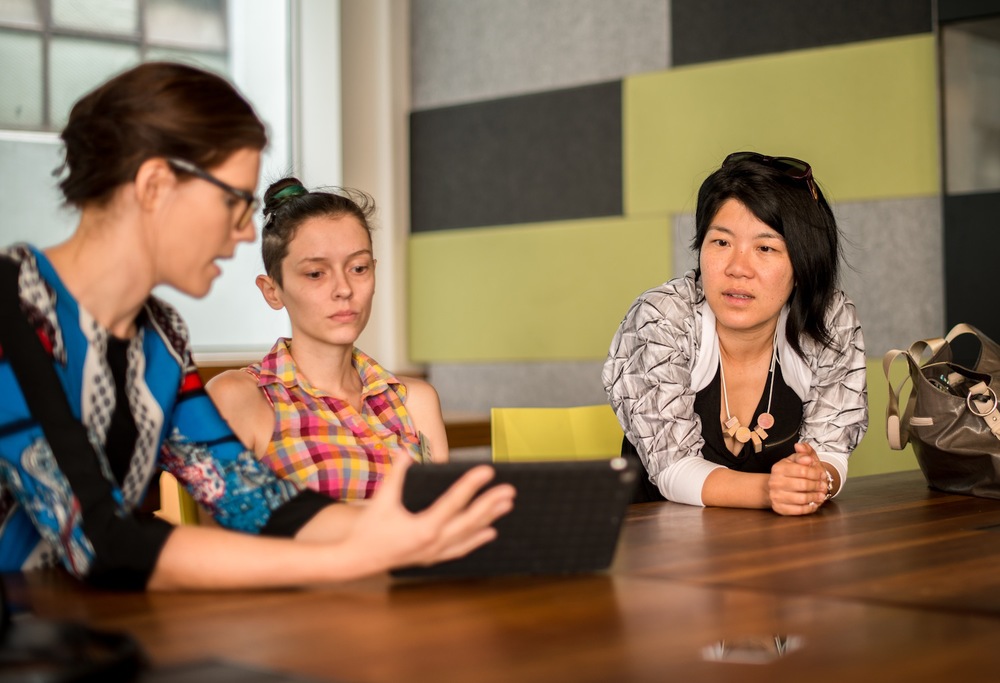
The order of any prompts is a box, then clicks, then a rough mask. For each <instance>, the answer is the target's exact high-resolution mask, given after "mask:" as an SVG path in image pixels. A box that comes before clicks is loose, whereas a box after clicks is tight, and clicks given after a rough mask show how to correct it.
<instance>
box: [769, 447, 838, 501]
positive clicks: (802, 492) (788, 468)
mask: <svg viewBox="0 0 1000 683" xmlns="http://www.w3.org/2000/svg"><path fill="white" fill-rule="evenodd" d="M767 487H768V496H769V498H770V500H771V509H772V510H774V511H775V512H777V513H778V514H781V515H808V514H812V513H813V512H816V511H817V510H818V509H819V508H820V506H822V505H823V503H825V502H826V494H827V475H826V469H825V468H824V467H823V463H822V462H820V459H819V456H817V455H816V451H815V450H813V447H812V446H810V445H809V444H805V443H797V444H795V452H794V453H792V454H791V455H790V456H788V457H787V458H784V459H782V460H779V461H778V462H776V463H775V464H774V467H772V468H771V476H770V477H769V478H768V480H767Z"/></svg>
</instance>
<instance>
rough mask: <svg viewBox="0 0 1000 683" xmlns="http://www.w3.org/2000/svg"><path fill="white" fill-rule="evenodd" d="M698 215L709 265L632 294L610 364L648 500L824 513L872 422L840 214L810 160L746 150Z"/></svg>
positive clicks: (734, 157) (702, 198)
mask: <svg viewBox="0 0 1000 683" xmlns="http://www.w3.org/2000/svg"><path fill="white" fill-rule="evenodd" d="M695 222H696V233H695V237H694V240H693V243H692V247H693V249H694V250H695V251H696V252H697V253H698V257H699V267H698V269H697V270H695V271H693V272H690V273H688V274H686V275H685V276H684V277H680V278H677V279H675V280H671V281H670V282H667V283H665V284H663V285H661V286H659V287H656V288H654V289H651V290H649V291H647V292H645V293H644V294H642V295H641V296H640V297H639V298H638V299H637V300H636V301H635V302H634V303H633V304H632V306H631V308H630V309H629V311H628V313H627V314H626V316H625V319H624V321H623V322H622V323H621V326H620V327H619V328H618V331H617V333H616V334H615V336H614V339H613V340H612V342H611V350H610V353H609V356H608V359H607V361H606V362H605V364H604V371H603V374H602V379H603V382H604V386H605V389H606V390H607V392H608V396H609V397H610V401H611V405H612V407H613V408H614V410H615V412H616V413H617V415H618V419H619V421H620V422H621V424H622V427H623V429H624V431H625V441H624V443H623V453H625V454H627V455H628V454H631V455H632V456H633V457H636V456H637V457H638V458H639V460H640V461H641V462H642V464H643V466H644V467H645V469H646V473H647V474H648V478H643V480H642V481H641V483H640V487H639V489H638V490H637V494H636V501H649V500H664V499H666V500H671V501H675V502H678V503H687V504H689V505H705V506H723V507H750V508H771V509H772V510H774V511H775V512H778V513H780V514H785V515H802V514H810V513H813V512H816V510H818V509H819V508H820V507H821V506H822V505H823V504H824V503H825V502H826V501H827V500H829V499H830V498H831V497H833V496H834V495H836V494H837V493H838V492H839V491H840V489H841V487H842V486H843V483H844V480H845V478H846V476H847V460H848V456H849V455H850V454H851V451H853V450H854V448H855V447H856V446H857V445H858V443H859V442H860V441H861V437H862V436H864V433H865V430H866V429H867V426H868V405H867V388H866V380H865V351H864V341H863V339H862V335H861V327H860V325H859V322H858V317H857V313H856V312H855V309H854V305H853V304H852V303H851V302H850V301H849V300H848V299H847V297H846V296H845V295H844V294H843V292H841V291H839V290H838V289H837V274H838V265H839V259H840V251H839V246H838V237H839V234H838V228H837V224H836V221H835V220H834V216H833V212H832V211H831V209H830V207H829V205H828V204H827V202H826V199H825V198H824V196H823V193H822V192H821V190H820V188H819V186H818V185H817V183H816V181H815V179H814V178H813V176H812V170H811V168H810V167H809V165H808V164H807V163H805V162H804V161H800V160H798V159H792V158H788V157H769V156H765V155H761V154H757V153H754V152H737V153H734V154H731V155H729V156H728V157H727V158H726V160H725V161H724V162H723V164H722V166H721V168H719V169H718V170H716V171H715V172H714V173H712V174H711V175H710V176H709V177H708V178H707V179H706V180H705V182H704V183H703V184H702V186H701V189H700V190H699V192H698V205H697V209H696V215H695Z"/></svg>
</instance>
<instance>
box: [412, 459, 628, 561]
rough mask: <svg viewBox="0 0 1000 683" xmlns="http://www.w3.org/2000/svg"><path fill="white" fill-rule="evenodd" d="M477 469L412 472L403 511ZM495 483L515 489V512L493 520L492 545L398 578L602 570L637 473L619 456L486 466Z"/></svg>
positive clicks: (439, 467)
mask: <svg viewBox="0 0 1000 683" xmlns="http://www.w3.org/2000/svg"><path fill="white" fill-rule="evenodd" d="M476 464H477V463H447V464H426V465H414V466H412V467H410V469H409V470H408V471H407V473H406V480H405V482H404V484H403V504H404V505H405V506H406V507H407V509H409V510H411V511H414V512H416V511H419V510H422V509H424V508H425V507H427V506H428V505H430V504H431V503H433V502H434V500H435V499H437V497H438V496H439V495H441V493H443V492H444V491H445V489H447V488H448V487H449V486H450V485H451V484H452V483H453V482H454V481H455V480H456V479H458V477H460V476H461V475H462V474H463V473H464V472H466V471H467V470H469V469H470V468H472V467H475V466H476ZM492 466H493V468H494V469H495V470H496V477H495V478H494V482H496V483H499V482H505V483H509V484H512V485H513V486H514V487H515V489H517V497H516V498H515V500H514V509H513V510H512V511H511V512H510V513H508V514H507V515H505V516H504V517H501V518H500V519H499V520H497V522H496V524H495V527H496V530H497V538H496V539H494V540H493V541H491V542H490V543H487V544H486V545H484V546H482V547H480V548H478V549H476V550H474V551H473V552H471V553H470V554H468V555H466V556H465V557H462V558H459V559H456V560H449V561H447V562H442V563H440V564H436V565H432V566H427V567H406V568H403V569H396V570H394V571H393V572H392V574H393V576H397V577H409V578H415V577H478V576H500V575H511V574H575V573H583V572H596V571H601V570H603V569H606V568H607V567H608V566H609V565H610V564H611V561H612V560H613V559H614V554H615V548H616V546H617V543H618V534H619V532H620V531H621V525H622V520H623V519H624V517H625V511H626V509H627V508H628V504H629V502H630V501H631V499H632V493H633V489H634V488H635V483H636V477H637V476H638V472H637V467H636V464H635V463H634V462H630V461H628V460H626V459H624V458H621V457H614V458H609V459H607V460H558V461H544V462H499V463H492Z"/></svg>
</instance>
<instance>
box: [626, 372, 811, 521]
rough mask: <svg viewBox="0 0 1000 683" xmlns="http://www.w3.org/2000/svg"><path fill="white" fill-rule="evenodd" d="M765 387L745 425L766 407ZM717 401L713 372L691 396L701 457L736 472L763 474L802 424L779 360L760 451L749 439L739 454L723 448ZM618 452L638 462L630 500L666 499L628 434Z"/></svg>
mask: <svg viewBox="0 0 1000 683" xmlns="http://www.w3.org/2000/svg"><path fill="white" fill-rule="evenodd" d="M769 390H770V386H769V385H767V384H765V385H764V391H763V393H762V394H761V397H760V401H758V403H757V408H756V409H755V410H754V413H753V422H751V423H750V424H749V425H746V426H747V427H748V428H753V427H754V426H756V424H757V418H758V417H759V416H760V414H761V413H763V412H765V411H766V410H767V398H768V391H769ZM721 405H722V379H721V377H720V375H719V373H718V372H716V373H715V378H714V379H713V380H712V381H711V382H710V383H709V385H708V386H707V387H705V388H704V389H702V390H701V391H699V392H698V393H697V394H696V395H695V399H694V412H695V414H697V415H698V417H700V418H701V436H702V438H703V439H705V445H704V446H703V447H702V450H701V453H702V455H703V456H704V458H705V460H708V461H709V462H714V463H717V464H719V465H725V466H726V467H728V468H729V469H732V470H738V471H740V472H759V473H765V474H766V473H769V472H770V471H771V467H772V466H773V465H774V463H776V462H778V461H779V460H781V459H782V458H787V457H788V456H789V455H791V454H792V453H793V452H794V451H795V444H796V442H798V436H799V428H800V427H801V425H802V400H801V399H800V398H799V397H798V395H797V394H796V393H795V392H794V391H792V389H791V387H789V386H788V385H787V384H785V379H784V377H782V375H781V363H775V364H774V397H773V398H772V400H771V415H772V416H773V417H774V426H773V427H772V428H771V429H768V430H765V431H767V439H765V440H764V443H763V447H762V448H761V452H760V453H755V452H754V450H753V441H748V442H747V443H746V444H744V446H743V450H742V451H741V452H740V453H739V455H733V454H732V452H731V451H730V450H729V449H728V448H726V442H725V437H724V436H723V434H722V421H721V420H720V419H719V417H720V415H721V412H722V411H721V410H720V406H721ZM622 455H624V456H625V457H627V458H630V459H633V460H636V461H638V462H639V465H640V466H641V469H640V473H639V474H640V476H639V479H638V482H637V485H636V491H635V493H634V495H633V497H632V502H633V503H646V502H650V501H658V500H666V498H664V497H663V494H662V493H660V490H659V489H658V488H657V487H656V485H655V484H654V483H653V482H651V481H650V480H649V474H648V472H647V471H646V468H645V467H644V466H642V462H641V460H640V459H639V454H638V452H637V451H636V450H635V446H633V445H632V443H631V442H630V441H629V440H628V437H625V438H624V439H622Z"/></svg>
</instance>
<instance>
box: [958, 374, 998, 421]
mask: <svg viewBox="0 0 1000 683" xmlns="http://www.w3.org/2000/svg"><path fill="white" fill-rule="evenodd" d="M973 398H975V399H976V402H977V403H979V402H982V401H983V400H985V401H988V406H989V410H986V411H985V412H980V411H979V410H978V406H977V407H976V408H973V401H972V399H973ZM965 405H967V406H968V407H969V412H970V413H972V414H973V415H975V416H976V417H986V416H987V415H990V414H992V413H993V412H994V411H995V410H996V409H997V395H996V392H995V391H993V389H991V388H990V387H988V386H986V385H985V384H984V383H982V382H980V383H979V384H977V385H976V386H974V387H972V389H970V390H969V393H968V394H967V395H966V396H965Z"/></svg>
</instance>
